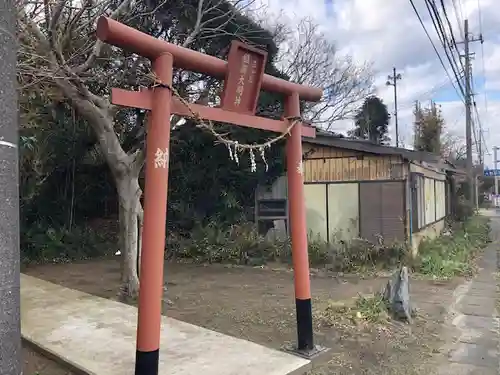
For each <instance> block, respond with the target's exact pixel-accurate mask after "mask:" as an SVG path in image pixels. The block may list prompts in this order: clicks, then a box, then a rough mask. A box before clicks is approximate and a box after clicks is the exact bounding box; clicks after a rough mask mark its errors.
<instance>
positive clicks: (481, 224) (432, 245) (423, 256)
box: [413, 216, 490, 278]
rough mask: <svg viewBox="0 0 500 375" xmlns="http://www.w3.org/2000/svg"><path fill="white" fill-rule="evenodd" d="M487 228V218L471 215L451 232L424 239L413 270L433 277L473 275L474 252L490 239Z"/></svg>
mask: <svg viewBox="0 0 500 375" xmlns="http://www.w3.org/2000/svg"><path fill="white" fill-rule="evenodd" d="M489 231H490V229H489V225H488V219H487V218H485V217H481V216H473V217H472V218H470V219H469V220H467V222H465V223H463V224H461V225H460V227H459V228H457V229H456V230H455V231H454V232H453V233H451V234H450V235H448V236H441V237H438V238H436V239H433V240H428V241H423V242H422V244H421V245H420V248H419V255H418V258H417V259H416V261H414V264H413V269H414V271H415V272H418V273H421V274H423V275H427V276H432V277H435V278H451V277H453V276H469V275H472V274H473V273H474V268H475V267H474V262H473V260H474V258H475V255H476V254H477V252H478V250H480V249H482V248H484V247H485V246H486V245H487V244H488V243H489V242H490V237H489Z"/></svg>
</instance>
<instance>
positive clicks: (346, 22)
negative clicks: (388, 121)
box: [259, 0, 500, 164]
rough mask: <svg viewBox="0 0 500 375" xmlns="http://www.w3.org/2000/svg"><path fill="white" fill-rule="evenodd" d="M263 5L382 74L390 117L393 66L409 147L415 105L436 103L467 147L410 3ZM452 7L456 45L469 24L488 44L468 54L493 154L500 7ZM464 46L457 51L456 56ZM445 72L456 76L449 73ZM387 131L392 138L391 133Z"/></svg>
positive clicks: (276, 0) (381, 90)
mask: <svg viewBox="0 0 500 375" xmlns="http://www.w3.org/2000/svg"><path fill="white" fill-rule="evenodd" d="M259 1H261V2H262V3H264V4H265V5H266V6H268V7H269V16H271V17H272V14H273V13H275V14H278V13H279V12H281V11H283V12H285V14H286V15H287V16H288V21H287V22H289V23H291V24H294V23H296V22H298V21H299V20H300V19H303V18H304V17H309V18H311V19H313V20H314V22H316V23H317V24H318V25H321V27H322V30H323V31H324V32H325V33H326V34H327V35H329V36H331V38H332V40H333V41H335V43H336V45H337V47H338V49H339V53H340V54H349V55H351V56H352V57H353V58H354V60H355V61H358V62H360V63H362V62H365V61H370V62H372V63H373V68H374V71H375V72H377V73H376V77H375V83H376V89H377V95H379V96H380V97H382V98H383V100H384V102H385V103H386V104H387V105H388V107H389V109H390V110H391V112H392V111H393V106H394V103H393V91H392V86H389V87H387V86H386V85H385V81H386V79H387V75H388V74H391V73H392V67H393V66H395V67H396V68H397V69H398V72H399V73H401V75H402V80H401V81H399V82H398V98H399V99H398V104H399V119H400V134H401V135H402V138H403V142H404V143H405V144H411V142H412V107H413V103H414V101H415V100H420V101H421V102H422V103H424V104H425V103H428V101H429V100H431V99H432V100H434V101H436V102H437V103H438V104H440V105H441V108H442V112H443V115H444V117H445V120H446V123H447V125H446V126H447V128H448V131H449V132H450V133H452V134H453V135H454V136H456V137H457V138H458V139H460V138H462V139H463V136H464V134H465V111H464V109H463V107H464V106H463V103H462V102H461V100H460V99H459V97H458V96H457V94H456V92H455V90H454V89H453V87H452V86H451V84H450V81H449V80H448V78H447V76H446V74H445V72H444V70H443V67H442V66H441V64H440V62H439V59H438V57H437V56H436V54H435V52H434V50H433V48H432V45H431V43H430V42H429V40H428V38H427V36H426V34H425V32H424V30H423V28H422V26H421V25H420V23H419V21H418V18H417V16H416V15H415V13H414V11H413V9H412V7H411V4H410V1H409V0H259ZM455 1H456V2H457V4H458V8H457V10H458V12H457V13H456V12H455V10H454V7H453V0H444V2H445V4H446V6H447V13H448V15H449V18H450V22H451V23H452V27H453V29H454V33H455V36H456V38H457V39H461V38H460V29H461V27H458V22H459V20H460V23H462V20H463V19H464V18H468V19H469V26H470V31H471V33H472V34H473V35H474V36H478V35H479V32H480V30H481V31H482V33H483V36H484V40H485V42H484V45H483V48H481V44H480V43H472V44H471V52H474V53H475V58H474V61H473V62H472V66H473V75H474V89H475V93H476V94H477V95H476V98H475V100H476V104H477V108H478V112H479V114H480V118H481V123H482V124H483V127H484V128H485V138H486V149H487V150H489V151H490V152H491V148H492V147H493V146H500V126H497V125H496V123H495V122H496V121H497V120H496V119H497V118H500V21H499V20H500V6H498V5H497V4H498V2H496V4H495V1H494V0H479V1H478V0H455ZM414 3H415V5H416V6H417V9H418V11H419V14H420V15H421V16H422V18H423V21H424V25H425V26H426V27H427V29H428V31H429V33H430V34H431V37H432V38H433V41H434V43H435V44H436V47H437V49H438V51H439V52H440V53H441V55H442V57H443V59H444V61H445V64H446V61H447V60H446V59H445V55H444V52H443V48H442V47H441V45H440V42H439V40H438V37H437V34H436V32H435V31H434V29H433V26H432V23H431V21H430V18H429V15H428V12H427V9H426V7H425V3H424V1H423V0H414ZM478 3H479V5H480V7H478ZM437 4H440V2H439V1H438V2H437ZM480 16H481V17H480ZM479 20H481V22H480V21H479ZM462 46H463V45H459V48H463V47H462ZM483 50H484V61H483V54H482V51H483ZM483 66H484V68H485V74H484V75H483ZM446 67H447V68H448V71H449V72H450V75H452V71H451V69H450V68H449V65H446ZM452 77H453V76H452ZM485 94H486V104H487V105H485ZM351 126H352V122H351V121H340V122H339V123H338V124H335V130H338V131H345V130H346V129H348V128H350V127H351ZM390 131H391V132H392V136H393V138H394V129H393V127H392V126H391V129H390ZM485 160H486V162H487V163H488V164H491V163H492V157H491V155H486V156H485Z"/></svg>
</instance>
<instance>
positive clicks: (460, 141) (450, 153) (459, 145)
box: [441, 131, 467, 163]
mask: <svg viewBox="0 0 500 375" xmlns="http://www.w3.org/2000/svg"><path fill="white" fill-rule="evenodd" d="M466 155H467V147H466V145H465V140H464V138H463V137H461V136H459V135H456V134H454V133H452V132H449V131H445V132H444V133H443V134H442V136H441V156H442V157H443V158H445V159H447V160H449V161H451V162H454V163H456V162H460V161H462V162H463V161H465V157H466Z"/></svg>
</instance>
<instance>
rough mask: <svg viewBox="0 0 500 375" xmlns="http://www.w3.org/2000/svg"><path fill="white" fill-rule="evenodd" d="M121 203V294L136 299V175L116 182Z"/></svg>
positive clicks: (137, 247) (124, 176)
mask: <svg viewBox="0 0 500 375" xmlns="http://www.w3.org/2000/svg"><path fill="white" fill-rule="evenodd" d="M116 186H117V191H118V202H119V221H120V234H119V238H120V248H121V250H122V274H121V283H122V286H121V294H122V296H123V297H135V296H136V295H137V293H138V291H139V278H138V276H137V263H138V262H137V259H138V251H139V246H140V244H139V221H138V218H139V213H140V210H142V208H141V207H140V201H139V198H140V194H141V189H140V187H139V180H138V177H137V176H136V175H135V174H134V173H128V174H126V175H123V176H120V178H117V181H116Z"/></svg>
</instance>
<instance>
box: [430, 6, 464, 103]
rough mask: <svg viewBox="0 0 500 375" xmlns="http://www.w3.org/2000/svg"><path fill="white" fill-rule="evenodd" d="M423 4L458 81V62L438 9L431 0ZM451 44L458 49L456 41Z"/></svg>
mask: <svg viewBox="0 0 500 375" xmlns="http://www.w3.org/2000/svg"><path fill="white" fill-rule="evenodd" d="M425 4H426V6H427V11H428V12H429V15H430V17H431V21H432V24H433V26H434V30H435V31H436V33H437V35H438V38H439V41H440V42H441V45H442V47H443V50H444V53H445V55H446V58H447V59H448V62H449V63H450V67H451V70H452V71H453V74H454V76H455V78H457V81H458V77H459V76H460V74H459V72H460V67H459V66H458V63H457V62H456V60H455V56H454V55H453V45H452V43H451V42H450V41H449V40H448V38H447V36H446V32H445V30H444V26H443V22H442V20H441V16H440V14H439V11H438V10H437V6H436V3H435V2H434V1H433V0H426V1H425ZM451 34H452V35H453V30H451ZM452 38H453V40H454V37H453V36H452ZM453 44H454V46H455V48H456V50H457V51H458V47H457V46H456V42H454V43H453ZM448 49H449V53H448ZM450 54H451V56H450ZM459 55H460V52H459ZM459 61H460V58H459ZM460 63H461V62H460ZM457 83H458V86H459V88H460V92H461V93H462V95H464V96H465V91H464V88H463V86H462V84H461V83H460V81H458V82H457Z"/></svg>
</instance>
